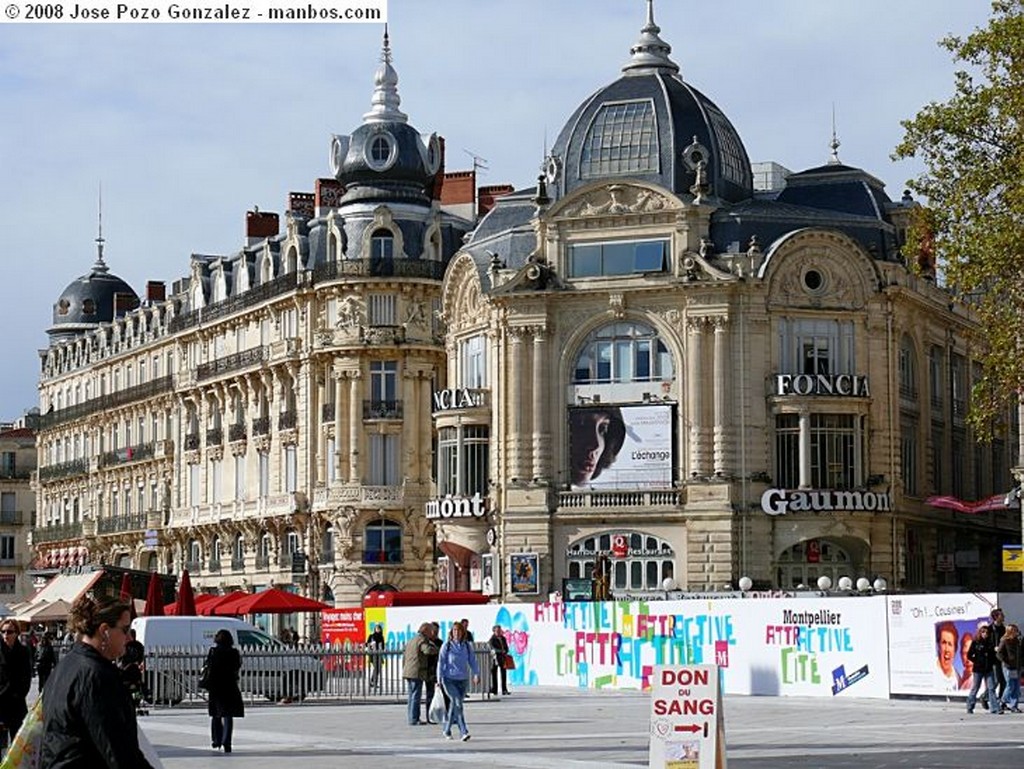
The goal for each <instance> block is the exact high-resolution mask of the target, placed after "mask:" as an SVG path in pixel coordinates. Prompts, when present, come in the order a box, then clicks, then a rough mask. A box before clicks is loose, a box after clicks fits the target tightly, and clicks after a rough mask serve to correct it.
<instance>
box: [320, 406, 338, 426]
mask: <svg viewBox="0 0 1024 769" xmlns="http://www.w3.org/2000/svg"><path fill="white" fill-rule="evenodd" d="M334 414H335V411H334V404H333V403H325V404H324V405H322V406H321V407H320V420H321V421H322V422H333V421H334Z"/></svg>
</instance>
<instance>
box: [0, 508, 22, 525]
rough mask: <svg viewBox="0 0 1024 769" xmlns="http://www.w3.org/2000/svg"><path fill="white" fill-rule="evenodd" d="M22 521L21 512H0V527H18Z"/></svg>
mask: <svg viewBox="0 0 1024 769" xmlns="http://www.w3.org/2000/svg"><path fill="white" fill-rule="evenodd" d="M22 520H23V515H22V512H21V510H0V525H6V526H18V525H20V524H21V522H22Z"/></svg>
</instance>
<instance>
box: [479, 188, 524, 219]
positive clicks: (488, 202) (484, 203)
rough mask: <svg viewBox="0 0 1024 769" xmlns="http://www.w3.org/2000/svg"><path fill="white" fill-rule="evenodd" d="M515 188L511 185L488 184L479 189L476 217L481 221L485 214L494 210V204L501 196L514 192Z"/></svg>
mask: <svg viewBox="0 0 1024 769" xmlns="http://www.w3.org/2000/svg"><path fill="white" fill-rule="evenodd" d="M514 191H515V187H513V186H512V185H511V184H490V185H488V186H486V187H481V188H480V193H479V196H478V202H477V216H479V217H480V218H481V219H483V218H484V217H485V216H486V215H487V212H488V211H490V210H491V209H492V208H494V202H495V201H496V200H497V199H498V198H500V197H501V196H502V195H508V194H509V193H510V192H514Z"/></svg>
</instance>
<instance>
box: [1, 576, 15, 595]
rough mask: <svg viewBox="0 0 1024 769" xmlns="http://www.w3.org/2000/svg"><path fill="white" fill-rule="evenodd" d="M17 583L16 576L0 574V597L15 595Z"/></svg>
mask: <svg viewBox="0 0 1024 769" xmlns="http://www.w3.org/2000/svg"><path fill="white" fill-rule="evenodd" d="M16 583H17V577H16V576H15V575H14V574H0V595H13V594H14V591H15V585H16Z"/></svg>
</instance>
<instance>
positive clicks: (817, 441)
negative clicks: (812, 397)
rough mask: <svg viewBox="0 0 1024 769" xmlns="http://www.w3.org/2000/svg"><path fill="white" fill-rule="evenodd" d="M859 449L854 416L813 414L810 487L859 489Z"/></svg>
mask: <svg viewBox="0 0 1024 769" xmlns="http://www.w3.org/2000/svg"><path fill="white" fill-rule="evenodd" d="M856 449H857V441H856V436H855V431H854V416H853V415H852V414H811V486H812V487H814V488H816V489H852V488H854V487H855V486H857V485H858V481H859V477H858V473H857V467H858V461H857V459H858V458H857V450H856Z"/></svg>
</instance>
